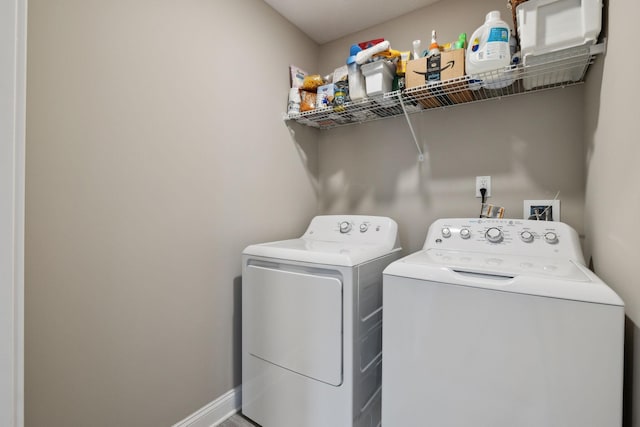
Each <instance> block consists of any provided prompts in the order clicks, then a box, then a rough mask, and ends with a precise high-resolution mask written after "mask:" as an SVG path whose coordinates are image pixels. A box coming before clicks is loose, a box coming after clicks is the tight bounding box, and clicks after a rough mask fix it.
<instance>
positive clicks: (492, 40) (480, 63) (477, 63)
mask: <svg viewBox="0 0 640 427" xmlns="http://www.w3.org/2000/svg"><path fill="white" fill-rule="evenodd" d="M510 37H511V30H510V28H509V24H507V23H506V22H504V21H503V20H502V19H500V12H499V11H497V10H493V11H491V12H489V13H487V16H486V18H485V21H484V25H482V26H481V27H480V28H478V29H477V30H476V31H475V32H474V33H473V35H472V36H471V38H470V39H469V46H468V47H467V57H466V64H465V66H466V71H467V74H468V75H469V76H470V77H471V78H472V79H473V80H475V81H476V82H475V83H477V84H479V85H481V86H484V87H485V88H487V89H500V88H503V87H507V86H509V85H510V84H512V83H513V81H514V79H515V76H516V72H515V68H514V69H510V68H509V66H510V65H511V52H510V48H509V38H510ZM472 88H473V85H472Z"/></svg>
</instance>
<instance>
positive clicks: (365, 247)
mask: <svg viewBox="0 0 640 427" xmlns="http://www.w3.org/2000/svg"><path fill="white" fill-rule="evenodd" d="M399 250H400V248H393V247H392V248H389V247H388V246H384V245H375V244H366V243H357V244H356V243H348V242H323V241H318V240H312V239H307V238H305V237H301V238H299V239H291V240H282V241H279V242H271V243H262V244H257V245H251V246H248V247H247V248H246V249H245V250H244V251H243V254H244V255H254V256H261V257H267V258H278V259H284V260H289V261H299V262H308V263H313V264H325V265H339V266H345V267H353V266H355V265H359V264H362V263H364V262H367V261H370V260H372V259H376V258H380V257H382V256H384V255H387V254H389V253H391V252H396V251H399Z"/></svg>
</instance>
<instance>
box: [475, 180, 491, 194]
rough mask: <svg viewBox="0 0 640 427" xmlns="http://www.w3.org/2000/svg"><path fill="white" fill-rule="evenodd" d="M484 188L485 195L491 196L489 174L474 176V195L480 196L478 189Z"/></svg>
mask: <svg viewBox="0 0 640 427" xmlns="http://www.w3.org/2000/svg"><path fill="white" fill-rule="evenodd" d="M481 188H486V189H487V192H486V193H485V197H486V198H489V197H491V177H490V176H476V197H479V198H482V194H480V189H481Z"/></svg>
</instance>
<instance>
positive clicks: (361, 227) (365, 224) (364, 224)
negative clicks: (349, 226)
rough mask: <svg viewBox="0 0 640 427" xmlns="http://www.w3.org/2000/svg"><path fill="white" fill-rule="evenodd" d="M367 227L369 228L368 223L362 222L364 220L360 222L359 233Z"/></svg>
mask: <svg viewBox="0 0 640 427" xmlns="http://www.w3.org/2000/svg"><path fill="white" fill-rule="evenodd" d="M368 229H369V224H367V223H364V222H363V223H362V224H360V232H361V233H364V232H366V231H367V230H368Z"/></svg>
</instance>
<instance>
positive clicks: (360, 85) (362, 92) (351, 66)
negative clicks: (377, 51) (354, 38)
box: [347, 44, 366, 101]
mask: <svg viewBox="0 0 640 427" xmlns="http://www.w3.org/2000/svg"><path fill="white" fill-rule="evenodd" d="M361 50H362V49H360V46H358V45H357V44H354V45H352V46H351V50H350V52H349V58H347V69H348V72H349V98H351V101H357V100H359V99H362V98H364V97H365V96H366V86H365V81H364V76H363V75H362V70H360V65H358V63H357V62H356V55H357V54H358V52H360V51H361Z"/></svg>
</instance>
